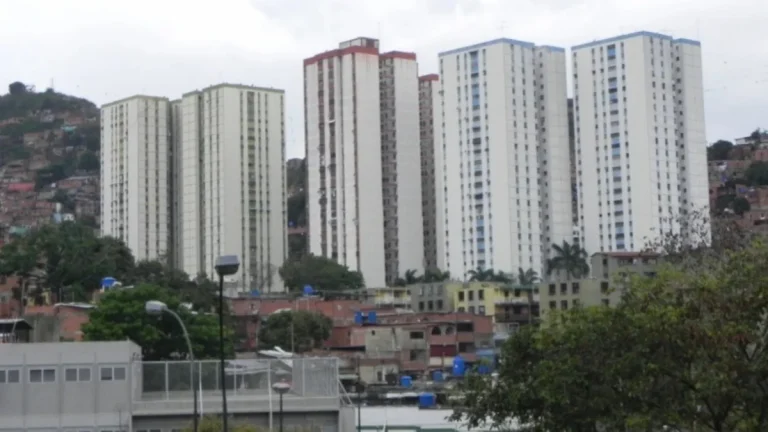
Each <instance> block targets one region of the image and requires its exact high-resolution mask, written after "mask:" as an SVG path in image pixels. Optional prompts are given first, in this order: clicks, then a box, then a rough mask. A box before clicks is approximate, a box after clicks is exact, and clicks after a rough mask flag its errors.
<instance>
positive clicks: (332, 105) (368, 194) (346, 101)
mask: <svg viewBox="0 0 768 432" xmlns="http://www.w3.org/2000/svg"><path fill="white" fill-rule="evenodd" d="M304 95H305V103H304V110H305V122H306V123H305V134H306V136H305V142H306V157H307V183H308V185H309V187H308V192H307V196H308V213H309V215H308V217H309V250H310V252H311V253H314V254H317V255H322V256H326V257H329V258H332V259H334V260H336V261H338V262H339V263H341V264H343V265H346V266H348V267H349V268H351V269H352V270H357V271H360V272H362V274H363V276H364V277H365V281H366V284H367V285H368V286H374V287H375V286H384V285H385V284H386V282H393V281H394V280H395V279H396V278H397V277H398V276H400V275H401V274H402V273H404V272H405V271H406V270H409V269H422V268H423V267H424V264H423V261H424V254H423V248H424V246H423V240H422V238H423V234H422V231H423V227H422V225H423V224H422V216H421V182H420V181H419V179H420V176H421V172H420V164H419V160H420V158H419V152H420V148H419V119H418V112H419V102H418V71H417V65H416V57H415V55H414V54H412V53H403V52H396V51H395V52H389V53H383V54H380V53H379V41H378V40H376V39H370V38H358V39H354V40H350V41H347V42H343V43H341V44H340V45H339V48H338V49H335V50H332V51H328V52H325V53H321V54H318V55H316V56H314V57H311V58H308V59H306V60H304Z"/></svg>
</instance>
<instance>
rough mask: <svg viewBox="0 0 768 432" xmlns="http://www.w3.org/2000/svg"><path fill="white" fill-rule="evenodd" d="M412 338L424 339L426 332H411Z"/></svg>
mask: <svg viewBox="0 0 768 432" xmlns="http://www.w3.org/2000/svg"><path fill="white" fill-rule="evenodd" d="M411 339H424V332H420V331H413V332H411Z"/></svg>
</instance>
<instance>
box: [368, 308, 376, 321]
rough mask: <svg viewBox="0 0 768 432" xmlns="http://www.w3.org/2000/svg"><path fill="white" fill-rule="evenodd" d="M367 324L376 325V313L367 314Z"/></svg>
mask: <svg viewBox="0 0 768 432" xmlns="http://www.w3.org/2000/svg"><path fill="white" fill-rule="evenodd" d="M368 324H376V311H369V312H368Z"/></svg>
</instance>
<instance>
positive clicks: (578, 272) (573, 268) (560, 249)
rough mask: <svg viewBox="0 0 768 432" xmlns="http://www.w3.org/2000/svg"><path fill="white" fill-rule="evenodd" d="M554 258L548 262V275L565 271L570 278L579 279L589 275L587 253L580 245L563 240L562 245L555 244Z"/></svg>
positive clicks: (553, 246)
mask: <svg viewBox="0 0 768 432" xmlns="http://www.w3.org/2000/svg"><path fill="white" fill-rule="evenodd" d="M552 251H553V252H554V256H553V257H552V258H549V259H548V260H547V274H548V275H549V274H552V272H553V271H563V272H565V274H566V276H567V277H569V278H574V279H579V278H581V277H584V276H586V275H588V274H589V263H588V262H587V258H588V255H587V251H585V250H584V248H582V247H581V246H579V245H578V244H570V243H568V242H567V241H565V240H563V243H562V244H559V245H558V244H553V245H552Z"/></svg>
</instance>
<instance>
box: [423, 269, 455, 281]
mask: <svg viewBox="0 0 768 432" xmlns="http://www.w3.org/2000/svg"><path fill="white" fill-rule="evenodd" d="M450 278H451V272H447V271H446V272H444V271H442V270H440V269H438V268H435V269H428V270H426V271H425V272H424V277H423V278H422V280H423V281H424V282H443V281H447V280H449V279H450Z"/></svg>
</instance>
